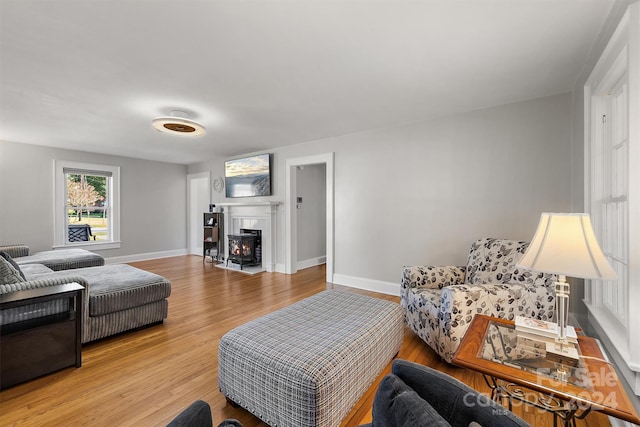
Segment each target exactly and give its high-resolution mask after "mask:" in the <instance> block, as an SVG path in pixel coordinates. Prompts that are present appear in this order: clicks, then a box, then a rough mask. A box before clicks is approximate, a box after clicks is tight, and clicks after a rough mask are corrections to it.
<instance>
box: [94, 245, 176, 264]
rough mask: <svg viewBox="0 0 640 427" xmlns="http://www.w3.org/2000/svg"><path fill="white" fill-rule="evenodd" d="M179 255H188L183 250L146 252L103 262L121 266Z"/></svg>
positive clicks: (115, 257) (112, 258)
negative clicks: (127, 263) (126, 263)
mask: <svg viewBox="0 0 640 427" xmlns="http://www.w3.org/2000/svg"><path fill="white" fill-rule="evenodd" d="M180 255H188V251H187V249H186V248H185V249H175V250H172V251H162V252H148V253H145V254H134V255H124V256H114V257H109V258H105V259H104V261H105V263H106V264H122V263H125V262H136V261H147V260H150V259H157V258H169V257H172V256H180Z"/></svg>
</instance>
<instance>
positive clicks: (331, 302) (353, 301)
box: [218, 290, 404, 427]
mask: <svg viewBox="0 0 640 427" xmlns="http://www.w3.org/2000/svg"><path fill="white" fill-rule="evenodd" d="M403 327H404V326H403V315H402V309H401V308H400V305H399V304H397V303H394V302H391V301H385V300H381V299H377V298H373V297H368V296H364V295H359V294H354V293H350V292H345V291H336V290H328V291H323V292H320V293H318V294H316V295H314V296H312V297H309V298H307V299H304V300H302V301H299V302H297V303H295V304H292V305H290V306H288V307H285V308H283V309H281V310H278V311H275V312H273V313H270V314H267V315H265V316H263V317H260V318H258V319H255V320H253V321H251V322H248V323H246V324H244V325H241V326H239V327H237V328H235V329H233V330H231V331H229V332H228V333H227V334H226V335H224V336H223V337H222V339H221V340H220V345H219V354H218V364H219V366H218V378H219V386H220V391H221V392H222V393H223V394H224V395H225V396H226V397H227V399H229V400H230V401H232V402H233V403H236V404H238V405H240V406H242V407H243V408H245V409H247V410H248V411H250V412H251V413H253V414H254V415H256V416H257V417H258V418H260V419H262V420H263V421H264V422H266V423H267V424H269V425H270V426H280V427H287V426H290V427H307V426H309V427H311V426H318V427H335V426H337V425H339V424H340V422H341V421H342V419H343V418H344V417H345V416H346V415H347V414H348V413H349V411H350V410H351V408H352V407H353V406H354V405H355V403H356V402H357V401H358V400H359V399H360V397H361V396H362V395H363V394H364V392H365V391H366V390H367V389H368V388H369V386H370V385H371V384H372V383H373V381H374V380H375V379H376V378H377V377H378V375H379V374H380V372H381V371H382V370H383V369H384V367H385V366H386V365H387V364H388V363H389V360H391V359H392V358H393V357H394V355H396V354H397V353H398V351H399V350H400V346H401V345H402V335H403Z"/></svg>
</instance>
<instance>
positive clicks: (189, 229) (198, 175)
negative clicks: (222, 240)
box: [187, 171, 211, 255]
mask: <svg viewBox="0 0 640 427" xmlns="http://www.w3.org/2000/svg"><path fill="white" fill-rule="evenodd" d="M202 178H207V179H208V181H209V185H208V186H207V188H208V190H207V198H208V200H209V203H211V172H209V171H208V172H198V173H191V174H188V175H187V253H188V254H189V255H195V254H194V253H193V252H192V245H193V244H195V243H196V242H197V241H198V239H196V242H192V241H191V240H192V239H191V232H192V228H193V227H200V226H201V225H202V224H200V221H196V222H195V224H193V220H192V216H193V212H192V210H193V207H192V206H191V202H192V200H191V186H192V181H193V180H195V179H202ZM195 248H197V246H195ZM199 255H201V254H199Z"/></svg>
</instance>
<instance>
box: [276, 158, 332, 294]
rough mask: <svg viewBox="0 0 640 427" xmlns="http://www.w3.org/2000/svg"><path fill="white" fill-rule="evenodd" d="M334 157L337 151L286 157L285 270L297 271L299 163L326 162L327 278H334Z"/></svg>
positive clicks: (328, 279)
mask: <svg viewBox="0 0 640 427" xmlns="http://www.w3.org/2000/svg"><path fill="white" fill-rule="evenodd" d="M334 157H335V153H333V152H331V153H324V154H317V155H312V156H305V157H297V158H293V159H287V161H286V198H285V206H286V214H285V237H286V243H287V244H286V245H285V273H287V274H294V273H296V272H297V271H298V268H297V264H298V250H297V249H298V227H297V217H296V178H297V167H298V166H306V165H318V164H324V165H325V167H326V183H325V184H326V185H325V186H326V200H327V202H326V216H327V223H326V233H327V236H326V242H327V243H326V245H327V248H326V251H327V261H326V276H327V278H326V280H327V282H329V283H332V282H333V270H334V266H333V262H334V239H333V237H334V176H333V174H334Z"/></svg>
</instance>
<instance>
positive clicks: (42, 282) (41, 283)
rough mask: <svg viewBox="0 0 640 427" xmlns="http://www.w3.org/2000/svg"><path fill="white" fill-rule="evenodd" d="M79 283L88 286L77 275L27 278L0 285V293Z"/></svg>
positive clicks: (86, 287)
mask: <svg viewBox="0 0 640 427" xmlns="http://www.w3.org/2000/svg"><path fill="white" fill-rule="evenodd" d="M73 282H76V283H79V284H81V285H82V286H84V288H85V289H88V288H89V284H88V283H87V281H86V280H85V279H83V278H82V277H79V276H64V277H53V278H46V279H37V280H28V281H26V282H16V283H9V284H6V285H0V294H8V293H10V292H19V291H24V290H27V289H37V288H44V287H46V286H56V285H65V284H67V283H73Z"/></svg>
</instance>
